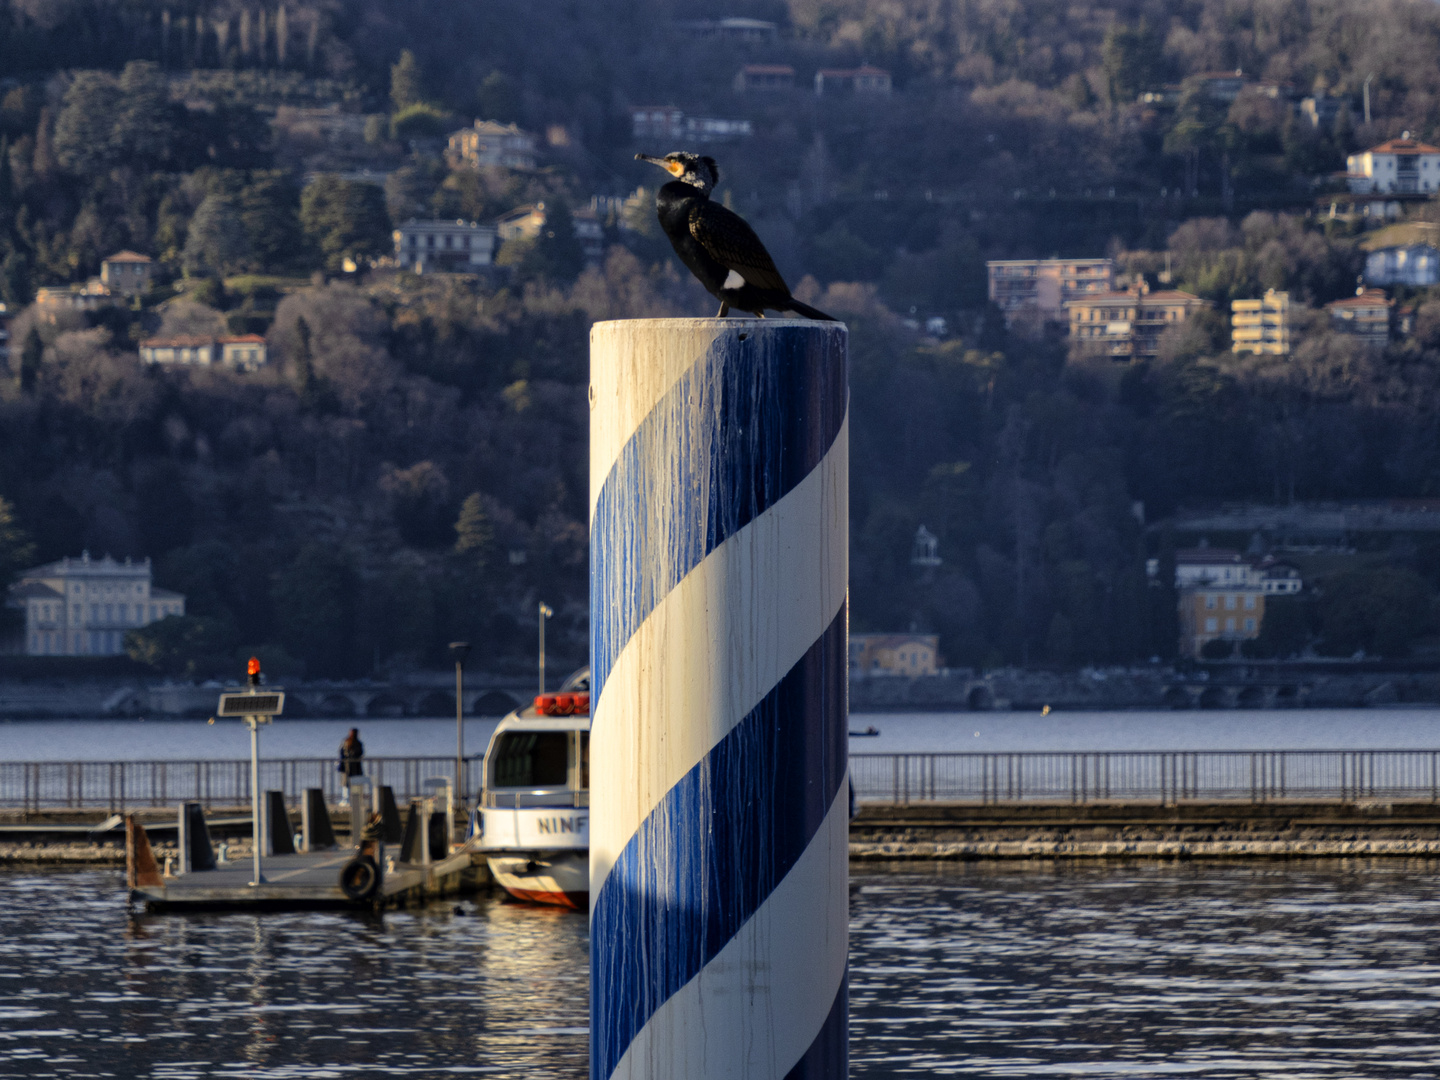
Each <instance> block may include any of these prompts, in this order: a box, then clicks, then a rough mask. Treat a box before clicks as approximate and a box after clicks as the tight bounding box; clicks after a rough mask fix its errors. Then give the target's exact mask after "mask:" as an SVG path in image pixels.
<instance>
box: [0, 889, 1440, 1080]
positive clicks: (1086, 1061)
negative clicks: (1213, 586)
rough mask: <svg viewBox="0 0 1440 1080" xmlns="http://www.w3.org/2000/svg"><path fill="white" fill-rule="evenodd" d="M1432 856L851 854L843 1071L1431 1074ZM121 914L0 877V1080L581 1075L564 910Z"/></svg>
mask: <svg viewBox="0 0 1440 1080" xmlns="http://www.w3.org/2000/svg"><path fill="white" fill-rule="evenodd" d="M1437 870H1440V863H1436V862H1414V863H1399V862H1387V861H1372V862H1363V861H1353V862H1332V863H1325V864H1299V863H1288V864H1285V863H1270V864H1250V865H1238V864H1235V865H1226V866H1215V865H1183V864H1181V865H1175V864H1123V865H1121V864H1116V865H1108V866H1088V867H1051V868H1046V867H1043V866H1038V865H1026V866H1004V865H998V866H997V865H989V866H987V865H985V864H971V865H942V866H933V867H918V868H917V867H915V866H911V865H907V866H898V867H869V868H866V869H864V870H863V872H859V873H857V874H856V875H855V876H854V878H853V880H852V885H851V894H852V954H851V969H850V986H851V1053H852V1065H851V1074H852V1076H854V1077H857V1078H879V1077H890V1076H911V1075H917V1074H936V1075H983V1076H994V1077H1055V1076H1085V1077H1132V1076H1135V1077H1138V1076H1144V1077H1149V1076H1168V1075H1197V1076H1206V1077H1225V1078H1229V1077H1247V1078H1249V1077H1253V1078H1262V1077H1294V1078H1297V1080H1299V1078H1302V1077H1337V1078H1339V1077H1344V1078H1347V1080H1348V1078H1352V1077H1367V1078H1368V1077H1376V1078H1381V1077H1387V1078H1388V1077H1419V1076H1435V1075H1440V890H1437V888H1436V885H1437ZM463 907H464V910H465V911H466V914H465V915H463V916H456V915H453V914H452V912H451V905H450V904H444V905H432V906H430V907H428V908H424V909H421V910H417V911H409V912H399V913H389V914H387V915H385V917H384V918H383V919H367V918H360V917H355V916H348V915H341V914H327V913H314V912H309V913H292V914H269V915H266V916H264V917H256V916H251V915H244V914H230V915H185V916H147V917H140V918H133V919H132V918H129V917H128V916H127V915H126V912H125V909H124V906H123V903H122V898H121V892H120V878H119V876H118V875H117V874H114V873H109V872H105V873H95V872H88V873H64V872H46V873H15V872H0V912H3V913H4V914H3V916H0V928H3V932H0V1077H7V1076H16V1075H21V1076H26V1077H30V1076H36V1077H47V1076H56V1077H59V1076H65V1077H99V1076H107V1075H108V1076H137V1077H154V1078H163V1080H181V1078H185V1077H284V1078H289V1077H346V1076H351V1075H361V1074H363V1075H377V1076H451V1075H466V1074H470V1073H496V1074H500V1075H504V1076H514V1077H565V1078H571V1080H580V1078H582V1077H584V1076H586V1075H587V1071H588V1070H587V1063H586V1022H587V1016H586V1013H587V985H586V980H587V962H586V950H587V947H588V945H587V941H586V924H585V919H584V918H583V917H579V916H576V915H573V914H570V913H567V912H564V911H558V910H551V909H546V908H530V907H523V906H520V905H515V904H512V903H509V902H506V901H503V900H501V899H499V898H483V899H481V900H479V902H478V903H472V902H469V901H466V902H465V903H464V905H463Z"/></svg>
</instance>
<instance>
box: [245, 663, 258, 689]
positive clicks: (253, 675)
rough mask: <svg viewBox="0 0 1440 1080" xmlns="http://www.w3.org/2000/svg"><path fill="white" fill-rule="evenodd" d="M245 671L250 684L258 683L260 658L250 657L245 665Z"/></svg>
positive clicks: (256, 684) (255, 684)
mask: <svg viewBox="0 0 1440 1080" xmlns="http://www.w3.org/2000/svg"><path fill="white" fill-rule="evenodd" d="M245 673H246V674H247V675H249V676H250V685H251V686H259V685H260V658H259V657H258V656H252V657H250V662H249V663H248V664H246V665H245Z"/></svg>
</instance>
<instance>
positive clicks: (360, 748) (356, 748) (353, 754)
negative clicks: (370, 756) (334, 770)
mask: <svg viewBox="0 0 1440 1080" xmlns="http://www.w3.org/2000/svg"><path fill="white" fill-rule="evenodd" d="M364 756H365V744H364V743H362V742H361V741H360V729H359V728H353V727H352V728H351V729H350V734H349V735H346V736H345V741H344V742H342V743H341V744H340V766H339V769H340V771H341V772H342V773H344V774H345V780H346V782H347V783H348V782H349V780H350V777H352V776H360V775H361V774H362V773H363V772H364V770H363V769H362V768H361V766H360V760H361V758H363V757H364Z"/></svg>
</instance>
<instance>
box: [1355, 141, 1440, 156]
mask: <svg viewBox="0 0 1440 1080" xmlns="http://www.w3.org/2000/svg"><path fill="white" fill-rule="evenodd" d="M1366 153H1368V154H1440V146H1431V145H1430V144H1429V143H1423V142H1421V141H1420V140H1418V139H1386V140H1385V141H1384V142H1382V143H1381V144H1380V145H1379V146H1372V147H1371V148H1370V149H1369V150H1367V151H1366Z"/></svg>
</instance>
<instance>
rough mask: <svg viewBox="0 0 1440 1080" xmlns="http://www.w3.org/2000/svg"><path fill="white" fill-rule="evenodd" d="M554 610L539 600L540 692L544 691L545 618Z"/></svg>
mask: <svg viewBox="0 0 1440 1080" xmlns="http://www.w3.org/2000/svg"><path fill="white" fill-rule="evenodd" d="M554 614H555V611H554V609H552V608H551V607H550V605H549V604H547V603H545V601H544V600H541V601H540V615H539V621H540V690H539V692H540V693H542V694H543V693H545V620H546V619H548V618H550V616H551V615H554Z"/></svg>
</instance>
